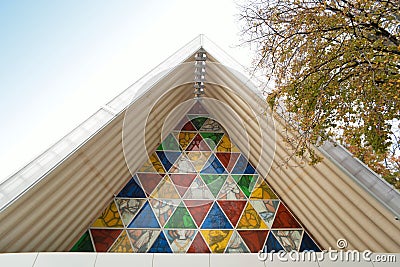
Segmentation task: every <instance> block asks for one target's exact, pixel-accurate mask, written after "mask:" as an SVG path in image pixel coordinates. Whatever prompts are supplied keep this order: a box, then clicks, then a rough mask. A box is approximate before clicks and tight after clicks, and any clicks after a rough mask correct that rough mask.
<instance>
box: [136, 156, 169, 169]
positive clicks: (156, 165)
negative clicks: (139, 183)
mask: <svg viewBox="0 0 400 267" xmlns="http://www.w3.org/2000/svg"><path fill="white" fill-rule="evenodd" d="M139 172H155V173H165V170H164V167H163V165H162V164H161V162H160V160H159V159H158V157H157V155H156V153H153V154H151V155H150V157H149V159H148V160H147V161H146V162H145V163H144V164H143V165H142V167H140V169H139Z"/></svg>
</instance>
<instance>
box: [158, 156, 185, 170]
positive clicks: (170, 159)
mask: <svg viewBox="0 0 400 267" xmlns="http://www.w3.org/2000/svg"><path fill="white" fill-rule="evenodd" d="M156 153H157V156H158V158H159V159H160V161H161V163H162V165H163V166H164V168H165V170H166V171H169V169H170V168H171V166H172V165H173V164H174V163H175V161H176V160H177V159H178V157H179V156H180V155H181V152H179V151H156Z"/></svg>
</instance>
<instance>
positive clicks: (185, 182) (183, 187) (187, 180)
mask: <svg viewBox="0 0 400 267" xmlns="http://www.w3.org/2000/svg"><path fill="white" fill-rule="evenodd" d="M169 176H170V178H171V180H172V182H173V183H174V185H175V188H176V190H177V191H178V193H179V195H180V196H181V197H183V195H184V194H185V193H186V191H187V190H188V188H189V187H190V185H191V184H192V182H193V180H194V179H195V178H196V176H197V175H196V174H195V173H187V174H186V173H184V174H181V173H174V174H170V175H169Z"/></svg>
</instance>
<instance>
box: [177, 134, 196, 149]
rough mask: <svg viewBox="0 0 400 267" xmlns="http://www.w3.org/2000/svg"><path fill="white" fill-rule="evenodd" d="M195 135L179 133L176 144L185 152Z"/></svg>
mask: <svg viewBox="0 0 400 267" xmlns="http://www.w3.org/2000/svg"><path fill="white" fill-rule="evenodd" d="M196 135H197V133H193V132H180V133H179V134H178V142H179V145H180V146H181V148H182V149H183V150H185V149H186V148H187V146H188V145H189V144H190V143H191V142H192V140H193V138H194V137H195V136H196Z"/></svg>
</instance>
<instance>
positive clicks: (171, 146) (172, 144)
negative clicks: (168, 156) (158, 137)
mask: <svg viewBox="0 0 400 267" xmlns="http://www.w3.org/2000/svg"><path fill="white" fill-rule="evenodd" d="M157 150H160V151H162V150H167V151H168V150H169V151H180V150H181V147H180V146H179V144H178V141H177V140H176V139H175V137H174V135H173V134H169V135H167V137H166V138H165V139H164V141H163V142H162V143H161V144H160V145H159V146H158V147H157Z"/></svg>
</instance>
